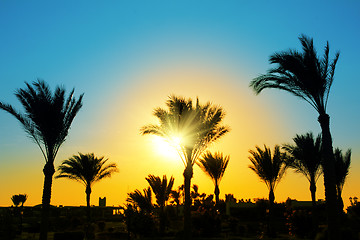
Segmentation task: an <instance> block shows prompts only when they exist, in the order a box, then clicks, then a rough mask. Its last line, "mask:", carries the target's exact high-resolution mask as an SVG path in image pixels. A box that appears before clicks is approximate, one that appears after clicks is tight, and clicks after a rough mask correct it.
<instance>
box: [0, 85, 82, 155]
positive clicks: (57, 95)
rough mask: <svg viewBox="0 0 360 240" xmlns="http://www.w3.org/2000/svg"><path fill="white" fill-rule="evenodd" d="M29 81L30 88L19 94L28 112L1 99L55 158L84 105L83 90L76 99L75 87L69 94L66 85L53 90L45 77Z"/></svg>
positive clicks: (9, 110)
mask: <svg viewBox="0 0 360 240" xmlns="http://www.w3.org/2000/svg"><path fill="white" fill-rule="evenodd" d="M25 84H26V86H27V89H19V90H17V91H16V94H15V95H16V97H17V98H18V99H19V101H20V102H21V104H22V105H23V107H24V110H25V113H21V112H19V111H17V110H15V109H14V108H13V107H12V106H11V105H9V104H4V103H1V102H0V109H3V110H5V111H7V112H9V113H10V114H12V115H13V116H15V117H16V118H17V119H18V120H19V121H20V122H21V124H22V125H23V127H24V129H25V131H26V133H28V134H29V136H30V137H31V138H32V139H33V140H34V141H35V142H36V143H37V145H38V146H39V147H40V149H41V151H42V153H43V155H44V157H45V160H46V161H53V158H55V156H56V154H57V152H58V150H59V148H60V146H61V144H62V143H63V142H64V141H65V139H66V136H67V135H68V131H69V129H70V126H71V123H72V121H73V120H74V117H75V116H76V114H77V112H78V111H79V110H80V108H81V107H82V98H83V94H82V95H80V97H79V99H78V100H76V99H75V98H74V96H73V95H74V89H73V90H72V91H71V92H70V94H69V96H68V97H67V98H65V89H64V88H62V87H57V88H56V89H55V91H54V93H52V92H51V90H50V88H49V86H48V85H47V84H46V83H45V82H44V81H42V80H38V81H37V82H34V83H33V85H34V87H32V86H31V85H30V84H28V83H25ZM42 144H43V145H44V147H42Z"/></svg>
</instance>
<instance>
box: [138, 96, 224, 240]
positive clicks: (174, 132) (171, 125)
mask: <svg viewBox="0 0 360 240" xmlns="http://www.w3.org/2000/svg"><path fill="white" fill-rule="evenodd" d="M166 105H167V107H168V110H165V109H162V108H156V109H155V110H154V116H156V117H157V118H158V120H159V124H156V125H155V124H151V125H146V126H144V127H142V128H141V133H142V134H154V135H157V136H160V137H163V138H164V139H166V140H167V141H169V142H170V143H171V144H173V145H175V144H176V145H179V146H175V148H176V149H177V151H178V152H179V155H180V157H181V159H182V161H183V163H184V165H185V170H184V174H183V175H184V193H185V202H184V238H185V239H191V209H190V207H191V196H190V186H191V178H192V177H193V165H194V163H195V162H196V160H197V159H198V158H199V156H201V154H202V153H203V152H204V151H205V150H206V148H207V147H208V145H209V144H210V143H212V142H214V141H216V140H217V139H219V138H220V137H222V136H223V135H224V134H226V133H227V132H228V131H229V127H227V126H221V125H220V123H221V121H222V120H223V118H224V116H225V113H224V111H223V109H222V108H221V107H220V106H212V104H211V103H206V104H205V105H201V104H200V103H199V99H197V100H196V103H195V104H193V101H192V100H191V99H187V100H186V99H185V98H182V97H177V96H174V95H172V96H170V97H169V99H168V101H167V102H166ZM174 139H177V140H179V139H180V143H178V142H176V143H174ZM177 140H176V141H177Z"/></svg>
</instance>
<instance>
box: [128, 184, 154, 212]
mask: <svg viewBox="0 0 360 240" xmlns="http://www.w3.org/2000/svg"><path fill="white" fill-rule="evenodd" d="M143 192H144V195H143V194H142V193H141V192H140V191H139V190H138V189H136V190H135V191H134V192H131V193H128V198H127V199H126V201H127V202H129V203H131V204H133V205H134V206H135V207H137V208H139V209H140V211H141V212H144V213H151V211H152V210H153V208H154V206H153V204H152V198H151V196H152V195H151V188H150V187H148V188H145V189H143Z"/></svg>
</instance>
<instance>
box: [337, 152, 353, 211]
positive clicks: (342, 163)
mask: <svg viewBox="0 0 360 240" xmlns="http://www.w3.org/2000/svg"><path fill="white" fill-rule="evenodd" d="M334 157H335V175H336V192H337V197H338V203H339V208H340V212H343V208H344V202H343V200H342V197H341V194H342V190H343V187H344V184H345V180H346V177H347V175H348V174H349V169H350V164H351V149H348V150H347V151H346V153H345V154H343V153H342V151H341V150H340V149H339V148H335V150H334Z"/></svg>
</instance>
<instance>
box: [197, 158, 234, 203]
mask: <svg viewBox="0 0 360 240" xmlns="http://www.w3.org/2000/svg"><path fill="white" fill-rule="evenodd" d="M229 159H230V156H223V154H222V153H218V152H216V153H215V154H212V153H211V152H210V151H207V152H206V153H204V154H203V156H202V158H201V159H199V160H198V161H197V162H196V164H197V165H198V166H199V167H200V168H201V169H202V170H203V171H204V172H205V173H206V174H207V175H208V176H209V177H210V178H211V179H212V180H213V182H214V185H215V190H214V194H215V202H216V205H218V204H219V194H220V189H219V185H220V181H221V179H222V177H223V176H224V173H225V170H226V167H227V165H228V163H229Z"/></svg>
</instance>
